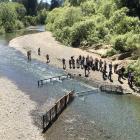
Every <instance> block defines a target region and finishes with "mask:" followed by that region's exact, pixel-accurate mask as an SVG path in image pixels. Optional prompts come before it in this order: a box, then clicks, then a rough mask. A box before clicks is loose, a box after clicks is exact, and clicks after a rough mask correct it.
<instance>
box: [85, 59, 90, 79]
mask: <svg viewBox="0 0 140 140" xmlns="http://www.w3.org/2000/svg"><path fill="white" fill-rule="evenodd" d="M84 71H85V77H88V74H89V73H88V74H87V71H88V65H87V62H86V60H84Z"/></svg>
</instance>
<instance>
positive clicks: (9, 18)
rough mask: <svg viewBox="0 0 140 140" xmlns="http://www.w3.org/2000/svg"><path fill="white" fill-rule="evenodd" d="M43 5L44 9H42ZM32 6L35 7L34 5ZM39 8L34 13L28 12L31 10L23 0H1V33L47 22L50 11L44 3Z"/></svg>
mask: <svg viewBox="0 0 140 140" xmlns="http://www.w3.org/2000/svg"><path fill="white" fill-rule="evenodd" d="M24 4H25V3H24ZM42 6H43V8H44V9H42ZM31 7H32V6H31ZM28 8H29V7H28ZM32 8H34V5H33V7H32ZM39 8H40V9H39V10H38V11H34V14H33V13H30V14H28V13H29V11H27V9H26V8H25V6H24V5H23V4H22V2H19V3H17V2H8V0H7V1H3V2H1V1H0V34H2V33H5V32H13V31H14V30H19V29H22V28H24V27H25V26H30V25H37V24H45V21H46V17H47V13H48V12H47V10H46V9H45V7H44V5H40V7H39ZM36 12H37V14H36Z"/></svg>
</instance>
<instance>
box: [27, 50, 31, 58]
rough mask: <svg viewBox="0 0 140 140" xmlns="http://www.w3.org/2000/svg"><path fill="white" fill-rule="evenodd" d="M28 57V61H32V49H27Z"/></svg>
mask: <svg viewBox="0 0 140 140" xmlns="http://www.w3.org/2000/svg"><path fill="white" fill-rule="evenodd" d="M27 58H28V61H31V50H29V51H27Z"/></svg>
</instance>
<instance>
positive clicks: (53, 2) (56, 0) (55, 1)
mask: <svg viewBox="0 0 140 140" xmlns="http://www.w3.org/2000/svg"><path fill="white" fill-rule="evenodd" d="M56 7H59V0H51V6H50V10H52V9H54V8H56Z"/></svg>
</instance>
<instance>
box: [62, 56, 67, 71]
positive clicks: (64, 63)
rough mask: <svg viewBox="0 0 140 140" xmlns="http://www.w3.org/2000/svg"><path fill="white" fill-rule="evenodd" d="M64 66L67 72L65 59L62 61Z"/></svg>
mask: <svg viewBox="0 0 140 140" xmlns="http://www.w3.org/2000/svg"><path fill="white" fill-rule="evenodd" d="M62 64H63V69H64V70H65V69H66V60H65V59H64V58H63V59H62Z"/></svg>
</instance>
